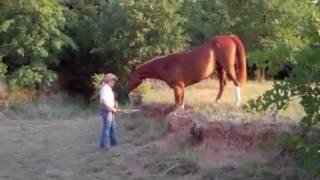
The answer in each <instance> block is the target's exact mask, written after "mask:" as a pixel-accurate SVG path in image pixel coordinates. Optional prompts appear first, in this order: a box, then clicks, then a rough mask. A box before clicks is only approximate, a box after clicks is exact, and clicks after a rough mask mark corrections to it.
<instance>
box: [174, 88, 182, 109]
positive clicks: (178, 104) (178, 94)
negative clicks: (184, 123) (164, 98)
mask: <svg viewBox="0 0 320 180" xmlns="http://www.w3.org/2000/svg"><path fill="white" fill-rule="evenodd" d="M173 91H174V97H175V108H176V109H179V108H182V109H183V108H184V104H183V96H184V88H183V87H180V86H175V87H174V88H173Z"/></svg>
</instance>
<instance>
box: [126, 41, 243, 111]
mask: <svg viewBox="0 0 320 180" xmlns="http://www.w3.org/2000/svg"><path fill="white" fill-rule="evenodd" d="M214 71H217V75H218V79H219V85H220V88H219V92H218V95H217V97H216V103H219V100H220V98H221V96H222V94H223V91H224V87H225V85H226V78H227V77H228V78H229V79H231V80H232V81H233V83H234V84H235V86H236V100H237V102H236V105H237V106H239V105H240V101H241V96H240V87H241V86H243V85H244V84H245V83H246V79H247V70H246V54H245V48H244V46H243V44H242V42H241V40H240V39H239V38H238V37H237V36H236V35H230V36H215V37H213V38H211V39H209V40H208V41H207V42H206V43H204V44H203V45H202V46H200V47H197V48H194V49H192V50H190V51H188V52H181V53H173V54H169V55H164V56H157V57H154V58H152V59H151V60H148V61H146V62H145V63H143V64H141V65H139V66H138V67H137V68H136V69H135V70H133V72H132V73H131V74H130V77H129V92H131V91H133V90H134V89H135V88H136V87H137V86H139V85H140V84H141V82H142V80H143V79H145V78H152V79H159V80H162V81H164V82H166V83H167V84H168V86H169V87H171V88H172V89H173V91H174V96H175V106H176V108H179V107H181V108H183V107H184V89H185V87H187V86H190V85H192V84H194V83H197V82H199V81H201V80H204V79H206V78H208V77H209V76H210V75H211V74H212V73H213V72H214Z"/></svg>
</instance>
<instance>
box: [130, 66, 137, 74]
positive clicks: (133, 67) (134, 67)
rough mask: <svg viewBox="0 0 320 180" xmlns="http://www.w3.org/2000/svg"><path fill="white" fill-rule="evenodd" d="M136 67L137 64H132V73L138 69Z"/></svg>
mask: <svg viewBox="0 0 320 180" xmlns="http://www.w3.org/2000/svg"><path fill="white" fill-rule="evenodd" d="M136 68H137V66H136V65H134V66H132V68H131V73H133V72H134V71H135V70H136Z"/></svg>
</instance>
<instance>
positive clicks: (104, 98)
mask: <svg viewBox="0 0 320 180" xmlns="http://www.w3.org/2000/svg"><path fill="white" fill-rule="evenodd" d="M111 98H112V97H111V96H110V92H109V90H108V89H104V88H103V89H102V91H101V100H102V102H101V103H102V106H103V107H104V108H106V109H107V110H108V111H111V112H113V113H115V112H117V108H116V107H112V106H110V105H109V103H108V101H110V100H111Z"/></svg>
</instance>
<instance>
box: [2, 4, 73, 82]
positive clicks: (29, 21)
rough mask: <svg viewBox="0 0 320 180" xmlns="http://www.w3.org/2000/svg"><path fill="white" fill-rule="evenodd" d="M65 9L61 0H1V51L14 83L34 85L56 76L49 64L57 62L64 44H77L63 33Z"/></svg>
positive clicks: (50, 80) (48, 80) (11, 80)
mask: <svg viewBox="0 0 320 180" xmlns="http://www.w3.org/2000/svg"><path fill="white" fill-rule="evenodd" d="M65 10H66V9H65V7H64V6H62V5H61V4H60V2H59V1H58V0H51V1H47V0H2V1H1V2H0V22H1V23H0V41H1V46H0V54H2V55H3V59H4V62H5V63H6V65H7V66H8V76H9V79H10V82H11V83H13V84H16V85H21V86H32V85H36V84H40V83H50V82H52V81H53V80H54V79H56V75H55V72H54V71H52V70H49V69H48V66H49V65H52V66H54V65H57V62H58V59H57V58H56V55H57V53H58V52H59V51H60V50H61V49H62V47H63V46H65V45H71V46H74V44H73V41H72V40H71V39H70V38H69V37H68V36H66V35H65V34H64V32H63V30H64V27H65V25H66V19H65V14H64V13H65Z"/></svg>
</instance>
